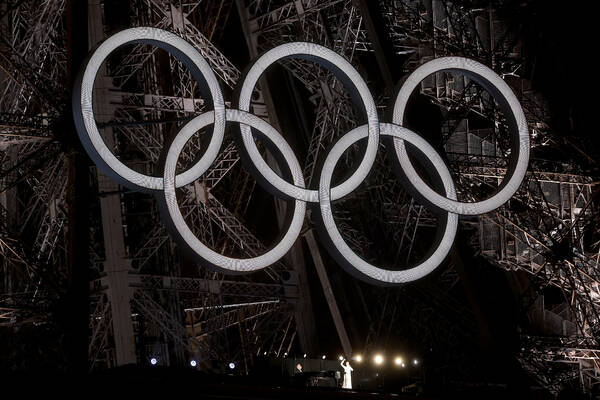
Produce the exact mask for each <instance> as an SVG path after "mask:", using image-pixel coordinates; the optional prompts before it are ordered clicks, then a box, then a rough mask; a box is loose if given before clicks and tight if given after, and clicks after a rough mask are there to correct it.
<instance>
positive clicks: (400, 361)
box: [394, 357, 402, 365]
mask: <svg viewBox="0 0 600 400" xmlns="http://www.w3.org/2000/svg"><path fill="white" fill-rule="evenodd" d="M394 363H395V364H396V365H400V364H402V357H396V358H395V359H394Z"/></svg>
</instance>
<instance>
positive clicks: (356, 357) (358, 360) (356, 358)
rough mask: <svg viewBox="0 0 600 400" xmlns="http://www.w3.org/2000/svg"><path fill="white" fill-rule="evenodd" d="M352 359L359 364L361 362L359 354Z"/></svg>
mask: <svg viewBox="0 0 600 400" xmlns="http://www.w3.org/2000/svg"><path fill="white" fill-rule="evenodd" d="M354 359H355V360H356V362H361V361H362V356H361V355H360V354H358V355H356V356H355V357H354Z"/></svg>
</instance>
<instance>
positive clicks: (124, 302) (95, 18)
mask: <svg viewBox="0 0 600 400" xmlns="http://www.w3.org/2000/svg"><path fill="white" fill-rule="evenodd" d="M88 5H89V10H88V18H89V45H90V48H92V47H93V46H94V45H96V44H97V43H98V42H100V41H101V40H102V39H103V38H104V33H103V32H104V29H103V26H102V21H103V18H102V8H101V5H100V0H89V1H88ZM94 88H95V92H94V104H95V105H96V107H97V110H98V113H97V119H98V120H99V121H101V120H102V119H108V116H109V115H111V110H101V109H99V107H100V106H104V105H106V104H108V101H106V99H105V96H107V95H108V90H109V89H110V88H111V84H110V81H109V78H107V77H106V70H105V68H101V69H100V71H99V73H98V77H97V78H96V84H95V86H94ZM102 136H103V139H104V141H105V143H106V144H107V146H108V147H109V148H114V135H113V131H112V129H105V130H104V132H102ZM98 186H99V188H98V189H99V192H100V194H101V197H100V210H101V215H102V231H103V234H104V248H105V252H106V261H105V262H104V272H105V273H106V275H107V280H106V281H107V283H108V290H107V294H108V299H109V302H110V307H111V314H112V323H113V338H114V342H115V353H116V354H115V356H116V363H117V365H123V364H130V363H135V362H136V356H135V341H134V336H133V324H132V321H131V298H132V294H133V293H132V289H131V288H130V287H129V279H128V274H129V272H130V270H131V261H130V260H129V259H128V255H127V251H126V250H125V239H124V236H123V218H122V215H121V199H120V197H119V194H118V193H119V185H117V184H116V183H114V182H113V181H112V180H111V179H110V178H108V177H106V176H104V175H103V174H101V173H100V172H98ZM102 193H109V194H106V195H102Z"/></svg>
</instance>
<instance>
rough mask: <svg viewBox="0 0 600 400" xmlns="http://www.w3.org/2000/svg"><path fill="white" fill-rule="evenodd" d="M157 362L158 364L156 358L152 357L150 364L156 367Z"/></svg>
mask: <svg viewBox="0 0 600 400" xmlns="http://www.w3.org/2000/svg"><path fill="white" fill-rule="evenodd" d="M157 362H158V360H157V359H156V358H154V357H152V358H151V359H150V364H152V365H156V363H157Z"/></svg>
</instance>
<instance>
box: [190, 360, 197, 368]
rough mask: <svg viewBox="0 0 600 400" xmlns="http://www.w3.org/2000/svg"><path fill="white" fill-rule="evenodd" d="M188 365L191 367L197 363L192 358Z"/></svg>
mask: <svg viewBox="0 0 600 400" xmlns="http://www.w3.org/2000/svg"><path fill="white" fill-rule="evenodd" d="M190 365H191V366H192V367H195V366H196V365H198V363H197V362H196V360H192V361H190Z"/></svg>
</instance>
